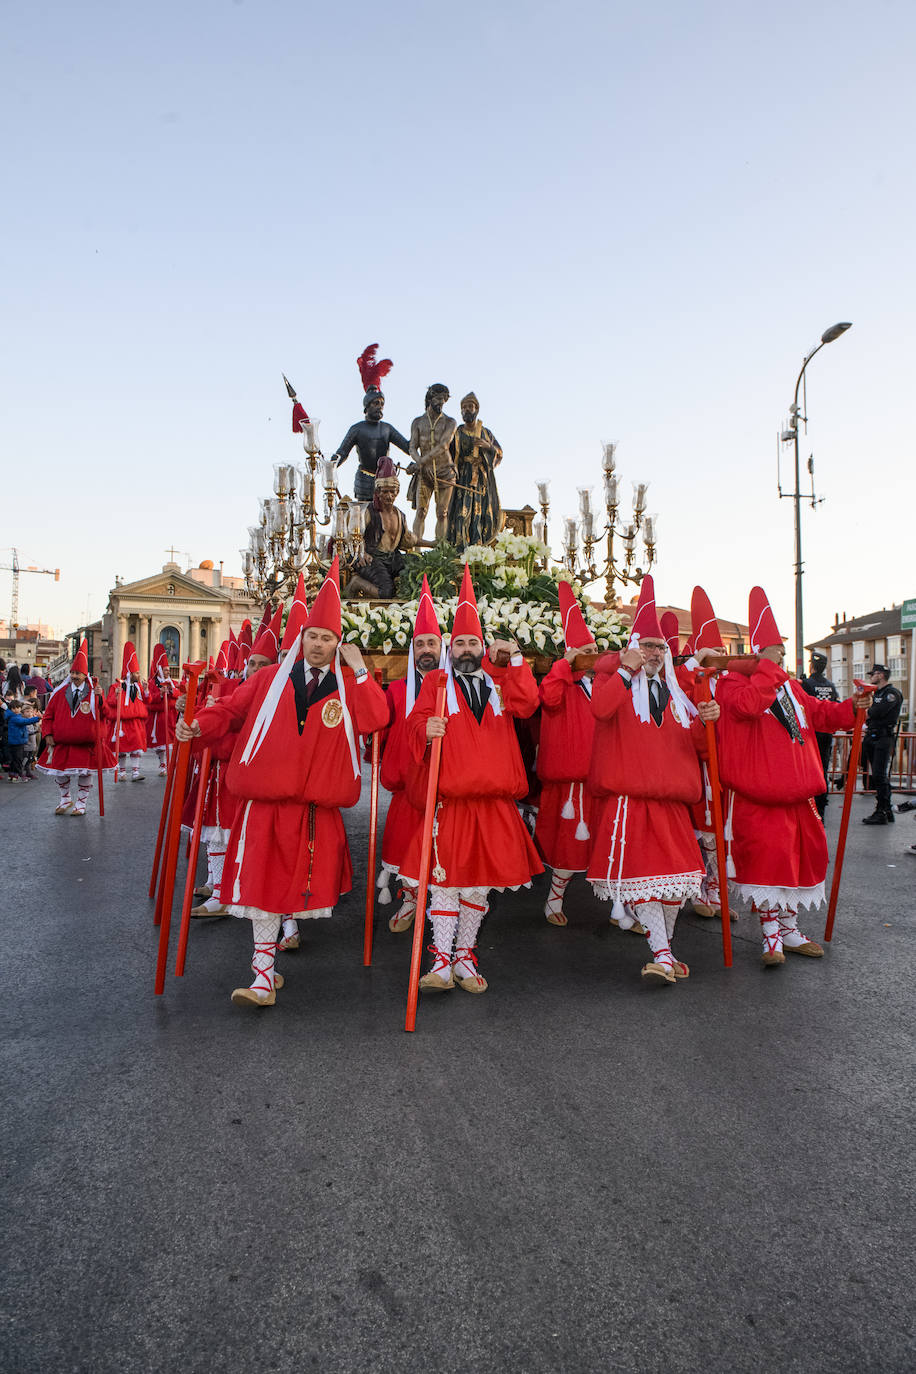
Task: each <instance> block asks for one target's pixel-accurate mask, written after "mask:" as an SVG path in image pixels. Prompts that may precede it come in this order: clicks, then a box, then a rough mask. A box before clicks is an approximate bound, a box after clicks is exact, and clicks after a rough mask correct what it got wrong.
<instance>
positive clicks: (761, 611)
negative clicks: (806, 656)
mask: <svg viewBox="0 0 916 1374" xmlns="http://www.w3.org/2000/svg"><path fill="white" fill-rule="evenodd" d="M747 623H748V626H749V628H750V633H749V635H748V638H749V640H750V645H751V652H752V653H755V654H759V653H760V650H761V649H769V648H770V647H771V646H772V645H773V644H781V643H782V635H781V634H780V633H779V628H778V626H777V624H776V617H775V616H774V614H773V612H772V610H771V609H770V602H769V599H768V597H767V594H766V592H765V591H764V590H763V588H762V587H751V594H750V596H749V597H748V601H747Z"/></svg>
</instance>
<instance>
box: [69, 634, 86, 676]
mask: <svg viewBox="0 0 916 1374" xmlns="http://www.w3.org/2000/svg"><path fill="white" fill-rule="evenodd" d="M70 671H71V673H85V674H86V676H87V677H88V676H89V643H88V640H86V638H85V637H84V638H83V639H81V640H80V646H79V648H78V649H77V651H76V655H75V657H74V659H73V662H72V663H71V664H70Z"/></svg>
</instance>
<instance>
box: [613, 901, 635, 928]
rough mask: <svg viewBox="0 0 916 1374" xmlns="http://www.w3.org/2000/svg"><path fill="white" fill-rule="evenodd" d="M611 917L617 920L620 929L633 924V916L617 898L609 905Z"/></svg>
mask: <svg viewBox="0 0 916 1374" xmlns="http://www.w3.org/2000/svg"><path fill="white" fill-rule="evenodd" d="M611 919H612V920H614V921H616V922H617V924H618V925H619V926H620V929H621V930H629V929H630V927H631V926H632V924H633V917H632V916H631V915H630V913H629V912H628V911H627V909H626V907H625V906H624V904H623V902H621V901H620V900H619V899H618V900H617V901H616V902H615V903H614V905H613V906H612V907H611Z"/></svg>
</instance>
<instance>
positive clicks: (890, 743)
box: [862, 663, 903, 825]
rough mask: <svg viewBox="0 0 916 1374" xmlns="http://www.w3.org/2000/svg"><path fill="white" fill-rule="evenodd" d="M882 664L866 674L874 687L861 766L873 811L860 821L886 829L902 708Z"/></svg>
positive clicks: (900, 696) (890, 815)
mask: <svg viewBox="0 0 916 1374" xmlns="http://www.w3.org/2000/svg"><path fill="white" fill-rule="evenodd" d="M890 679H891V675H890V673H889V672H888V670H887V668H885V666H884V664H883V663H876V664H875V665H874V667H873V668H872V670H871V672H870V673H869V674H868V680H869V682H871V683H873V684H874V687H875V691H874V692H873V694H872V699H871V705H870V706H869V708H868V716H867V717H866V720H865V740H864V743H863V745H862V762H863V765H864V767H865V768H867V770H868V772H869V773H870V774H871V785H872V787H873V788H874V790H875V809H874V811H873V812H872V814H871V815H870V816H864V817H863V818H862V824H863V825H889V824H890V823H892V822H893V820H894V808H893V806H892V805H891V782H890V767H891V758H892V756H893V753H894V740H895V739H896V735H897V722H898V720H899V719H900V711H901V709H902V707H903V693H902V692H901V691H900V690H899V688H897V687H894V686H893V684H892V683H891V680H890Z"/></svg>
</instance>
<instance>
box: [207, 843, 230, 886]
mask: <svg viewBox="0 0 916 1374" xmlns="http://www.w3.org/2000/svg"><path fill="white" fill-rule="evenodd" d="M225 862H226V846H225V845H224V844H223V843H222V842H221V841H220V840H208V841H207V883H208V885H209V886H210V887H212V889H213V895H214V897H216V896H218V895H219V885H220V883H221V882H222V881H223V864H224V863H225Z"/></svg>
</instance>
